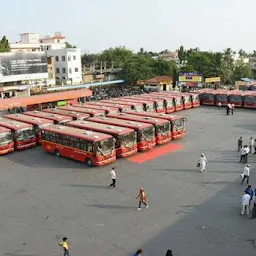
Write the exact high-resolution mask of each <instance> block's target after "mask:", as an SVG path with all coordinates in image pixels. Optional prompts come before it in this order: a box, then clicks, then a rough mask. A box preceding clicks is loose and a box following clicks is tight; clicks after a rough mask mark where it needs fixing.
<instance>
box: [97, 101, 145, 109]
mask: <svg viewBox="0 0 256 256" xmlns="http://www.w3.org/2000/svg"><path fill="white" fill-rule="evenodd" d="M123 99H124V98H115V99H111V100H100V101H99V102H104V103H114V104H119V103H120V104H121V105H126V106H129V107H130V108H131V109H134V110H137V111H144V109H143V103H140V102H134V101H129V100H123Z"/></svg>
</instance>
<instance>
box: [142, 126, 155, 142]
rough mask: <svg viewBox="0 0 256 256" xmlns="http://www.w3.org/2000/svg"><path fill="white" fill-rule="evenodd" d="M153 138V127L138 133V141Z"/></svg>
mask: <svg viewBox="0 0 256 256" xmlns="http://www.w3.org/2000/svg"><path fill="white" fill-rule="evenodd" d="M154 136H155V128H154V126H151V127H148V128H145V129H143V130H141V131H140V132H139V140H140V141H150V140H152V139H153V138H154Z"/></svg>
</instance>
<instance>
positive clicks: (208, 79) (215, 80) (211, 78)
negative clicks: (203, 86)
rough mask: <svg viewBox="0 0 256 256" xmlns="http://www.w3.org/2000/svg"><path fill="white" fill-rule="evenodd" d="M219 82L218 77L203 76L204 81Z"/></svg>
mask: <svg viewBox="0 0 256 256" xmlns="http://www.w3.org/2000/svg"><path fill="white" fill-rule="evenodd" d="M217 82H220V77H209V78H205V83H217Z"/></svg>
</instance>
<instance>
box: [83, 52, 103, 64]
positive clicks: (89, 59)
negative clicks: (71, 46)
mask: <svg viewBox="0 0 256 256" xmlns="http://www.w3.org/2000/svg"><path fill="white" fill-rule="evenodd" d="M98 58H99V55H98V54H86V53H85V54H84V55H83V56H82V64H83V65H89V64H91V63H93V62H94V61H97V60H98Z"/></svg>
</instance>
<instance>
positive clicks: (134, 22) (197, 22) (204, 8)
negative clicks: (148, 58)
mask: <svg viewBox="0 0 256 256" xmlns="http://www.w3.org/2000/svg"><path fill="white" fill-rule="evenodd" d="M255 10H256V0H245V1H242V0H94V1H93V0H43V1H38V0H10V1H3V3H1V15H0V24H1V25H0V37H2V36H3V35H6V36H7V38H8V39H9V41H11V42H16V41H19V34H20V33H26V32H37V33H40V34H41V35H42V36H45V35H48V34H53V33H54V32H62V33H63V34H64V35H65V36H66V38H67V41H68V42H69V43H71V44H73V45H76V46H77V47H79V48H81V49H82V51H83V52H86V53H96V52H100V51H103V50H104V49H107V48H109V47H117V46H125V47H127V48H129V49H131V50H133V51H138V50H139V49H140V48H141V47H142V48H143V49H144V50H146V51H156V52H159V51H161V50H164V49H168V50H175V49H177V48H179V46H180V45H183V46H184V47H185V48H195V47H198V48H200V49H202V50H210V51H222V50H224V49H226V48H228V47H230V48H232V49H234V50H236V51H237V50H239V49H241V48H242V49H244V50H246V51H248V52H252V51H253V50H256V33H255V29H254V27H255V19H254V16H255Z"/></svg>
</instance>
